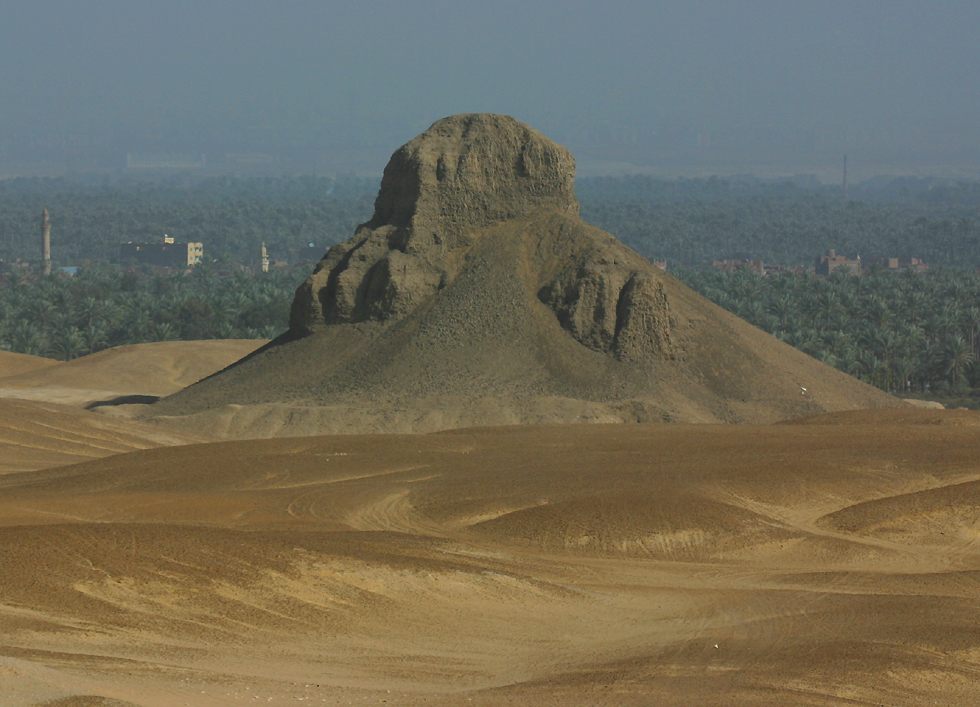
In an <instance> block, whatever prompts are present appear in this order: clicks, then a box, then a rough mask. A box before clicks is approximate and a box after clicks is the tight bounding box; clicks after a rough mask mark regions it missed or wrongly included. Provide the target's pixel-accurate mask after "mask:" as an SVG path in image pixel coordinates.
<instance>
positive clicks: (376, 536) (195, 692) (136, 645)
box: [0, 361, 980, 705]
mask: <svg viewBox="0 0 980 707" xmlns="http://www.w3.org/2000/svg"><path fill="white" fill-rule="evenodd" d="M23 363H24V362H23V361H19V362H18V366H22V364H23ZM58 368H59V367H54V368H52V369H51V370H52V371H54V370H58ZM39 373H40V372H39V371H35V372H34V373H32V375H36V374H39ZM18 375H23V374H22V373H21V374H18ZM67 382H68V383H70V382H71V381H67ZM57 385H58V387H59V388H60V389H64V388H65V387H70V386H67V385H66V380H63V379H58V381H57ZM0 387H2V380H0ZM80 387H83V386H80ZM42 390H43V385H39V386H37V387H36V388H35V392H34V395H33V397H34V399H33V400H14V399H5V400H0V457H2V459H3V462H4V464H5V466H4V465H0V695H2V697H0V704H4V705H8V704H9V705H21V704H57V705H88V704H96V705H102V704H107V705H115V704H130V703H132V704H139V705H175V704H177V705H179V704H191V705H198V704H205V705H208V704H218V705H223V704H294V703H300V702H302V703H313V704H347V703H352V704H379V703H382V702H386V703H388V704H499V703H522V704H651V703H660V704H692V703H697V704H790V703H791V704H842V703H844V704H850V703H856V704H944V705H946V704H974V703H976V701H977V698H978V695H980V510H978V509H980V416H978V415H976V414H974V413H967V412H965V411H939V410H914V409H898V410H881V411H876V412H851V413H845V414H840V415H827V416H822V417H821V418H816V419H812V420H808V421H806V424H781V425H769V426H725V425H667V424H660V425H584V426H526V427H504V428H488V429H470V430H461V431H454V432H445V433H437V434H428V435H364V436H356V435H341V436H320V437H303V438H280V439H267V440H252V441H230V442H208V443H193V444H188V442H199V440H200V439H202V438H203V437H204V436H205V435H204V433H203V431H202V433H201V435H200V436H199V437H198V438H195V439H191V438H189V437H187V436H182V434H178V433H176V432H168V431H167V430H165V429H163V428H161V427H158V426H151V425H145V424H143V423H136V422H133V421H132V420H126V419H122V418H116V417H112V416H107V415H100V414H98V413H95V412H87V411H84V410H83V409H82V408H81V407H78V406H75V407H69V406H68V405H65V404H61V405H58V404H55V403H52V402H50V401H45V400H43V394H42ZM123 392H125V391H123ZM130 392H131V393H133V394H139V393H140V391H138V390H132V391H130ZM15 456H16V458H15Z"/></svg>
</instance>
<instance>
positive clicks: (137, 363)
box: [0, 339, 267, 406]
mask: <svg viewBox="0 0 980 707" xmlns="http://www.w3.org/2000/svg"><path fill="white" fill-rule="evenodd" d="M265 343H267V342H266V341H263V340H255V339H215V340H208V341H157V342H154V343H150V344H131V345H128V346H117V347H114V348H111V349H105V350H104V351H99V352H98V353H94V354H89V355H88V356H83V357H81V358H77V359H74V360H72V361H67V362H61V361H52V360H50V359H44V358H38V357H35V356H23V357H22V356H21V355H20V354H12V353H8V352H0V398H22V399H29V400H41V401H45V402H54V403H62V404H65V405H81V406H85V405H90V404H92V403H98V402H108V401H113V400H114V399H116V398H122V397H136V398H140V397H142V398H146V397H159V396H163V395H170V394H171V393H175V392H177V391H178V390H181V389H182V388H185V387H187V386H188V385H191V384H192V383H196V382H197V381H199V380H201V379H202V378H205V377H206V376H209V375H211V374H213V373H214V372H215V371H219V370H221V369H222V368H224V367H225V366H228V365H231V364H232V363H234V362H235V361H237V360H238V359H240V358H241V357H242V356H245V355H247V354H248V353H250V352H252V351H254V350H255V349H257V348H258V347H260V346H262V345H263V344H265ZM23 359H27V361H24V360H23ZM15 362H16V363H15ZM7 371H10V372H9V373H8V372H7Z"/></svg>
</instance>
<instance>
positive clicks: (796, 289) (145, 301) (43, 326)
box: [0, 265, 980, 395]
mask: <svg viewBox="0 0 980 707" xmlns="http://www.w3.org/2000/svg"><path fill="white" fill-rule="evenodd" d="M308 271H309V268H308V267H297V268H294V269H291V270H283V271H274V272H270V273H255V272H246V271H232V272H229V271H221V270H218V269H216V268H215V267H214V266H210V265H205V266H203V267H201V268H198V269H195V270H194V271H193V272H191V273H189V274H183V273H173V274H163V273H159V272H156V273H154V272H150V271H143V272H139V271H137V272H133V271H128V270H124V269H122V268H119V267H116V266H102V267H97V268H90V269H86V270H83V271H82V272H81V273H80V274H79V275H78V276H76V277H65V276H59V275H55V276H53V277H50V278H37V277H36V276H24V275H13V276H10V277H8V278H7V280H6V282H5V284H4V285H3V286H2V287H0V348H2V349H6V350H10V351H18V352H22V353H29V354H37V355H43V356H52V357H55V358H59V359H71V358H75V357H77V356H81V355H84V354H87V353H93V352H96V351H99V350H101V349H104V348H107V347H110V346H118V345H122V344H130V343H139V342H148V341H162V340H168V339H208V338H222V339H226V338H272V337H275V336H277V335H278V334H280V333H282V332H283V331H284V330H285V329H286V326H287V322H288V316H289V305H290V303H291V301H292V297H293V293H294V291H295V288H296V286H297V285H298V284H299V283H300V282H301V281H302V280H303V278H305V277H306V276H307V274H308ZM677 274H678V275H679V276H680V277H681V278H682V279H683V280H685V281H686V282H687V283H688V284H689V285H691V286H692V287H693V288H694V289H696V290H698V291H699V292H700V293H702V294H703V295H705V296H706V297H708V298H709V299H711V300H713V301H715V302H716V303H718V304H719V305H721V306H722V307H724V308H726V309H728V310H730V311H732V312H734V313H735V314H737V315H739V316H741V317H743V318H745V319H747V320H748V321H750V322H752V323H753V324H755V325H756V326H758V327H760V328H762V329H764V330H766V331H768V332H770V333H772V334H774V335H775V336H777V337H778V338H780V339H782V340H783V341H785V342H787V343H789V344H790V345H792V346H795V347H796V348H799V349H801V350H802V351H805V352H806V353H808V354H810V355H812V356H814V357H816V358H818V359H820V360H822V361H824V362H826V363H828V364H830V365H831V366H834V367H836V368H838V369H840V370H842V371H844V372H845V373H849V374H851V375H854V376H856V377H858V378H860V379H862V380H864V381H867V382H868V383H871V384H872V385H876V386H878V387H879V388H882V389H884V390H887V391H890V392H894V393H898V394H911V393H925V394H930V395H935V394H941V395H953V394H965V393H967V392H968V391H969V390H971V389H976V388H980V363H978V359H980V276H978V275H975V274H973V273H968V272H961V271H952V270H944V271H934V272H928V273H925V274H920V275H915V274H911V273H907V274H901V275H896V274H893V273H887V272H872V273H871V274H869V275H866V276H864V277H852V276H845V275H842V274H835V275H834V276H832V277H830V278H817V277H813V276H796V275H789V274H786V275H777V276H770V277H760V276H757V275H754V274H752V273H750V272H748V271H740V272H735V273H723V272H717V271H713V270H685V271H680V272H679V273H677Z"/></svg>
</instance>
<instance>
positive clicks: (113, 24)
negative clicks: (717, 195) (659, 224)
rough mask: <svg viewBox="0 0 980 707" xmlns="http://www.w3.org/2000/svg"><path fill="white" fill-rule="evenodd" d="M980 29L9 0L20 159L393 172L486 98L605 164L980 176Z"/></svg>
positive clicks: (956, 18) (652, 13) (837, 5)
mask: <svg viewBox="0 0 980 707" xmlns="http://www.w3.org/2000/svg"><path fill="white" fill-rule="evenodd" d="M977 27H980V3H977V2H976V1H975V0H947V1H945V2H942V3H922V2H918V1H916V0H862V1H859V2H853V1H850V0H825V2H821V3H787V2H785V1H784V0H740V2H737V3H733V2H727V1H725V0H700V1H699V2H689V1H685V2H682V1H680V0H659V1H654V2H638V1H637V0H610V2H608V3H604V4H602V5H601V6H600V5H597V4H595V3H591V2H588V1H587V0H562V1H561V2H558V0H540V1H539V2H535V3H523V2H518V1H517V0H499V1H498V2H496V3H492V4H491V5H486V4H483V3H475V2H466V0H456V1H455V2H448V1H447V0H413V1H412V2H401V1H397V0H377V1H376V2H372V3H354V2H351V1H350V0H329V1H325V2H290V3H268V2H257V1H255V0H252V1H250V2H240V1H237V0H193V1H192V0H171V1H170V2H168V3H133V2H130V1H129V0H93V2H86V3H79V2H75V1H74V0H30V1H28V0H8V1H7V2H5V3H4V21H3V23H2V24H0V65H3V66H4V67H5V68H6V69H7V71H6V72H5V75H4V79H3V81H0V105H3V107H4V109H3V111H0V174H16V173H20V174H24V173H39V172H47V173H51V172H54V173H57V172H60V171H64V170H75V171H80V170H81V171H87V170H106V169H109V170H111V169H118V168H120V167H122V166H124V165H125V162H126V155H127V153H187V154H190V155H201V154H205V155H208V160H209V162H212V163H215V162H217V161H220V160H223V159H225V156H226V155H229V154H230V155H237V156H238V158H236V159H238V160H239V162H244V163H245V164H244V165H243V166H242V165H240V168H241V169H243V170H246V171H248V170H265V171H273V172H275V171H281V170H277V169H274V168H272V167H271V166H268V165H267V166H265V167H263V166H262V165H261V164H259V163H261V161H262V160H265V159H271V160H273V161H275V160H278V161H280V162H282V163H283V164H284V165H287V170H286V171H291V172H307V173H314V172H315V173H336V172H350V171H353V172H355V173H363V174H376V173H379V172H380V170H381V169H382V168H383V166H384V164H385V162H386V161H387V158H388V156H389V155H390V154H391V152H392V151H393V150H394V149H395V148H396V147H398V146H399V145H401V144H403V143H405V142H406V141H408V140H409V139H411V138H412V137H413V136H414V135H416V134H418V133H419V132H421V131H423V130H424V129H425V128H426V127H428V126H429V125H430V124H431V123H432V122H433V121H435V120H437V119H439V118H441V117H443V116H446V115H450V114H454V113H461V112H481V111H493V112H498V113H506V114H509V115H513V116H514V117H516V118H518V119H519V120H522V121H524V122H526V123H528V124H529V125H532V126H533V127H535V128H536V129H538V130H540V131H541V132H543V133H544V134H545V135H547V136H549V137H550V138H552V139H554V140H556V141H557V142H559V143H561V144H563V145H565V146H566V147H568V148H569V149H570V150H572V152H573V153H574V154H575V155H576V156H577V158H578V160H579V163H580V164H581V165H582V168H581V171H582V173H583V174H599V173H621V172H629V171H637V170H639V171H648V172H654V173H661V174H678V175H680V174H708V173H720V174H724V173H747V172H752V173H757V174H764V175H772V174H792V173H806V174H809V173H814V174H820V175H826V176H822V177H821V178H823V179H828V180H829V179H831V175H834V174H836V173H837V171H838V166H839V162H840V159H841V156H842V155H843V154H845V153H846V154H848V155H849V157H850V160H851V162H852V165H853V166H852V174H853V176H854V178H855V179H862V178H865V177H867V176H871V175H874V174H878V173H912V174H941V175H948V174H956V175H967V174H980V91H978V90H977V80H976V77H977V75H980V42H977V41H976V28H977ZM270 156H271V157H270ZM229 171H234V169H229Z"/></svg>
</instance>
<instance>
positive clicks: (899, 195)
mask: <svg viewBox="0 0 980 707" xmlns="http://www.w3.org/2000/svg"><path fill="white" fill-rule="evenodd" d="M578 191H579V195H580V197H581V201H582V215H583V217H584V218H585V219H586V220H587V221H589V222H590V223H594V224H596V225H597V226H600V227H601V228H603V229H605V230H607V231H609V232H610V233H614V234H616V236H618V237H619V238H620V239H621V240H622V241H623V242H625V243H626V244H628V245H630V246H631V247H633V248H634V249H636V250H637V251H639V252H641V253H643V254H644V255H646V256H647V257H650V258H656V259H661V258H663V259H666V260H667V261H668V263H669V264H670V265H671V267H674V266H684V267H703V266H705V265H707V264H710V263H711V261H712V260H716V259H718V260H721V259H728V258H733V259H742V258H761V259H762V260H764V261H765V262H766V263H775V264H780V265H808V266H809V265H813V262H814V260H815V259H816V258H817V257H818V256H820V255H821V254H823V253H824V252H826V250H827V249H828V248H836V250H837V251H838V252H839V253H841V254H846V255H848V256H850V257H854V256H855V255H861V257H862V259H863V260H864V262H865V263H870V262H874V261H875V260H877V259H879V258H884V257H889V256H894V257H899V256H901V257H917V258H923V259H924V260H925V261H926V262H927V263H929V264H930V265H932V266H937V265H938V266H943V267H950V268H965V267H968V268H970V269H973V268H974V267H976V266H980V183H975V182H959V183H957V182H953V183H948V184H947V183H945V182H941V181H935V180H895V181H889V182H885V183H884V184H881V185H876V184H875V183H872V184H868V185H865V186H863V187H856V188H854V189H852V190H851V196H852V199H851V200H850V201H846V202H845V201H844V200H843V199H842V198H841V195H840V189H839V188H837V187H824V186H819V185H813V184H810V183H806V182H804V186H798V185H797V184H796V183H795V182H791V181H781V182H763V181H759V180H755V179H751V178H746V179H742V180H725V179H715V178H712V179H703V180H676V181H665V180H657V179H652V178H649V177H616V178H597V179H587V180H582V181H581V183H580V184H579V187H578Z"/></svg>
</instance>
